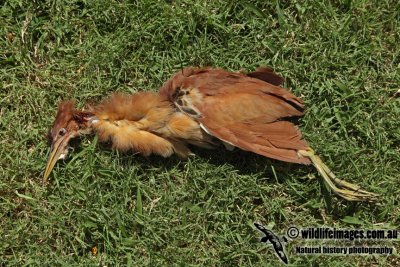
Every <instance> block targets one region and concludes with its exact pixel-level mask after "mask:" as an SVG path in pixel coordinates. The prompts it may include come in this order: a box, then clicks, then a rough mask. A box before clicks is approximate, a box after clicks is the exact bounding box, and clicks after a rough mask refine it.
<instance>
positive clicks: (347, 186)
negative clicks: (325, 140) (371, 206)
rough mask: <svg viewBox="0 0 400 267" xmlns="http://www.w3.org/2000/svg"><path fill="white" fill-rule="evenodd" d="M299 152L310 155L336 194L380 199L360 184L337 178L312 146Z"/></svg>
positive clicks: (345, 197) (361, 198) (372, 199)
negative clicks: (363, 188)
mask: <svg viewBox="0 0 400 267" xmlns="http://www.w3.org/2000/svg"><path fill="white" fill-rule="evenodd" d="M298 153H299V154H300V155H301V156H304V157H308V158H309V159H310V160H311V162H312V163H313V165H314V166H315V168H316V169H317V170H318V172H319V173H320V174H321V176H322V178H323V179H324V181H325V183H326V184H327V185H328V186H329V188H330V189H331V190H332V191H333V192H334V193H335V194H336V195H338V196H340V197H342V198H344V199H346V200H349V201H367V202H375V201H377V200H378V196H379V195H378V194H375V193H371V192H368V191H365V190H362V189H361V188H360V187H359V186H358V185H355V184H352V183H349V182H346V181H343V180H341V179H339V178H337V177H336V176H335V174H334V173H333V172H332V171H331V170H330V169H329V168H328V166H326V165H325V163H323V162H322V160H321V158H320V157H318V156H317V155H316V154H315V152H314V150H312V149H311V148H310V149H308V150H299V152H298Z"/></svg>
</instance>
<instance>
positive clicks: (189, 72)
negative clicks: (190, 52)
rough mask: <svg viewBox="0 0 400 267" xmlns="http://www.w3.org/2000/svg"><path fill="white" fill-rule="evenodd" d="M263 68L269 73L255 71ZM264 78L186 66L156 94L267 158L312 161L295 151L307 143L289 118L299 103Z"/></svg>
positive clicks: (220, 135)
mask: <svg viewBox="0 0 400 267" xmlns="http://www.w3.org/2000/svg"><path fill="white" fill-rule="evenodd" d="M263 71H264V72H265V73H266V72H269V71H266V70H261V71H259V72H263ZM276 76H277V75H276ZM271 77H273V76H271ZM266 79H270V78H267V76H265V77H264V78H262V77H254V78H253V77H251V75H250V76H249V74H247V75H246V74H242V73H232V72H227V71H225V70H221V69H211V68H203V69H200V68H187V69H184V70H182V71H181V72H178V73H177V74H176V75H175V76H174V77H173V78H172V79H171V80H169V81H168V82H167V83H166V84H164V86H163V87H162V88H161V90H160V94H163V95H166V96H168V97H169V99H170V100H171V101H173V102H174V103H175V105H176V106H177V107H178V108H179V109H180V110H181V111H182V112H184V113H186V114H187V115H189V116H191V117H193V118H195V119H196V120H197V121H198V122H199V123H200V124H201V126H202V127H203V129H204V130H205V131H206V132H208V133H209V134H211V135H213V136H215V137H217V138H218V139H220V140H222V141H224V142H226V143H229V144H231V145H233V146H236V147H238V148H241V149H243V150H247V151H252V152H254V153H257V154H260V155H263V156H266V157H269V158H274V159H278V160H282V161H286V162H294V163H302V164H310V163H311V162H310V160H309V159H308V158H306V157H302V156H300V155H298V153H297V151H298V150H303V149H307V148H308V144H307V142H306V141H305V140H304V139H303V138H302V135H301V132H300V131H299V130H298V128H297V127H296V126H295V125H294V124H293V123H291V122H289V121H287V119H288V118H290V117H296V116H301V115H303V109H304V107H303V102H302V101H301V99H299V98H297V97H296V96H294V95H293V94H292V93H291V92H289V91H288V90H286V89H284V88H281V87H279V86H276V85H273V84H271V83H268V82H266V81H265V80H266ZM279 83H281V82H279ZM276 84H278V81H276Z"/></svg>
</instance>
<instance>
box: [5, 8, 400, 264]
mask: <svg viewBox="0 0 400 267" xmlns="http://www.w3.org/2000/svg"><path fill="white" fill-rule="evenodd" d="M128 2H132V3H128ZM138 2H139V3H136V1H95V0H92V1H91V0H81V1H66V0H59V1H23V0H9V1H6V2H5V3H4V4H2V5H1V7H0V26H1V27H0V29H1V31H0V80H1V89H0V147H1V148H0V176H1V179H0V216H1V218H0V266H27V265H32V266H60V265H72V266H78V265H79V266H105V265H107V266H116V265H133V266H141V265H151V266H202V265H203V266H236V265H242V266H278V265H279V264H280V263H279V261H278V259H277V258H276V257H275V256H274V255H273V250H272V248H271V247H270V246H265V245H263V244H259V243H258V238H259V234H258V232H257V231H256V230H255V229H254V227H253V226H252V223H253V222H254V221H258V222H262V223H263V224H265V225H268V226H269V227H270V228H271V229H273V230H274V231H275V232H277V233H280V234H283V233H284V232H285V231H286V229H287V228H288V227H289V226H291V225H298V226H301V227H310V226H317V225H320V226H321V225H325V226H330V227H337V228H352V227H361V228H399V224H400V209H399V203H400V197H399V196H400V153H399V152H400V120H399V118H400V102H399V98H396V97H392V96H393V95H394V94H395V92H396V91H397V90H398V89H399V85H400V71H399V70H400V35H399V33H400V12H399V10H400V4H399V2H398V1H395V0H393V1H385V0H383V1H351V0H343V1H339V0H337V1H295V0H291V1H279V3H277V2H276V1H261V0H260V1H251V2H252V3H251V4H250V1H243V3H241V2H239V1H151V0H144V1H138ZM318 2H320V3H318ZM245 3H246V4H245ZM189 65H195V66H206V65H210V66H215V67H223V68H226V69H229V70H239V69H241V68H244V69H248V70H253V69H255V68H256V67H258V66H271V67H273V68H274V69H275V70H276V71H277V72H278V73H280V74H281V75H283V76H284V77H285V78H286V83H285V86H286V87H288V88H290V89H291V90H292V91H293V92H294V93H295V94H296V95H299V96H302V97H303V99H304V101H305V103H306V106H307V113H306V115H305V116H304V118H303V119H302V120H301V121H300V127H301V129H302V131H303V132H304V135H305V136H306V138H307V140H308V141H309V142H310V144H311V145H312V147H314V148H315V149H316V150H317V151H318V153H319V154H320V155H321V156H322V158H323V159H324V160H325V161H326V162H327V164H328V165H329V166H331V167H332V169H333V170H334V171H335V172H336V174H337V176H338V177H340V178H342V179H345V180H348V181H351V182H354V183H357V184H359V185H361V186H362V187H363V188H365V189H367V190H370V191H373V192H377V193H380V194H381V204H380V205H374V204H366V203H357V204H354V203H349V202H346V201H342V200H339V199H337V198H333V199H332V207H327V205H326V203H325V200H324V197H323V195H322V193H321V189H320V184H319V183H318V180H316V179H309V178H312V177H318V175H317V173H316V171H315V170H314V169H313V168H311V167H304V166H299V165H295V164H285V163H280V162H277V161H274V160H269V159H265V158H262V157H260V156H257V155H253V154H250V153H245V152H241V151H234V152H227V151H224V150H222V149H220V150H217V151H211V152H210V151H202V150H198V149H196V150H195V152H196V154H197V156H196V157H192V158H190V159H188V160H187V161H180V160H179V159H177V158H176V157H173V158H170V159H166V160H165V159H162V158H158V157H150V158H144V157H141V156H138V155H129V154H124V155H122V154H118V153H117V152H114V151H112V150H110V149H109V148H108V147H107V146H103V145H99V144H96V142H93V138H89V137H88V138H84V139H83V140H81V142H80V145H79V142H78V145H75V150H74V152H73V153H71V155H70V157H69V159H67V160H65V161H64V162H60V163H59V164H57V166H56V167H55V169H54V171H53V174H52V176H51V177H50V179H51V183H50V185H49V186H47V187H44V186H42V184H41V177H42V174H43V170H44V166H45V161H46V154H47V152H48V149H49V147H48V144H47V143H46V140H45V138H44V136H45V134H46V132H47V130H48V128H49V127H50V126H51V123H52V121H53V119H54V115H55V111H56V107H57V104H58V102H59V101H61V100H62V99H76V103H77V105H78V106H79V107H82V106H83V105H84V103H85V102H86V101H98V100H100V99H101V98H103V97H105V96H107V95H108V94H110V93H111V92H114V91H121V92H135V91H139V90H151V91H156V90H157V88H159V87H160V85H161V84H162V83H163V81H165V80H166V79H168V78H169V77H170V76H171V75H172V74H173V73H174V72H175V71H177V70H179V69H180V68H181V67H183V66H189ZM346 216H347V217H346ZM349 217H350V220H348V218H349ZM345 218H346V219H345ZM349 222H353V224H352V223H349ZM354 223H356V224H354ZM294 244H295V242H291V243H289V246H288V251H289V258H290V262H291V265H292V266H319V265H321V266H331V267H333V266H340V267H344V266H360V265H361V266H390V265H391V266H398V265H397V264H399V257H398V256H391V257H384V256H376V257H374V256H324V255H322V256H301V255H296V254H295V253H294V252H293V251H292V249H293V247H294ZM391 245H393V246H395V247H397V250H399V249H400V246H399V243H398V242H396V243H394V244H391ZM92 247H97V249H98V254H97V256H93V255H92V254H91V249H92Z"/></svg>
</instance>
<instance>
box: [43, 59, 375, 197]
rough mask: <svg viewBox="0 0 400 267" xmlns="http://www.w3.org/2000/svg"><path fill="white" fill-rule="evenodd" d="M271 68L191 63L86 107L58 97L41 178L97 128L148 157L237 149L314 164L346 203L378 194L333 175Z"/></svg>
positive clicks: (298, 104) (104, 137)
mask: <svg viewBox="0 0 400 267" xmlns="http://www.w3.org/2000/svg"><path fill="white" fill-rule="evenodd" d="M282 83H283V78H281V77H280V76H278V75H277V74H275V73H274V72H273V71H272V70H271V69H269V68H258V69H257V70H256V71H255V72H250V73H247V74H245V73H242V72H239V73H236V72H229V71H225V70H223V69H215V68H195V67H189V68H185V69H183V70H181V71H179V72H177V73H176V74H175V75H173V77H172V78H171V79H169V80H168V81H167V82H165V83H164V85H163V86H162V87H161V89H160V90H159V92H158V93H150V92H139V93H135V94H132V95H124V94H119V93H115V94H112V95H111V96H110V97H109V98H107V99H106V100H104V101H102V102H101V103H100V104H98V105H96V106H92V107H90V108H89V109H88V110H82V111H79V110H76V109H75V108H74V106H73V103H72V102H62V103H61V104H60V106H59V108H58V112H57V115H56V119H55V121H54V124H53V127H52V128H51V130H50V134H49V135H50V138H51V141H52V145H51V152H50V155H49V157H48V161H47V166H46V170H45V172H44V181H45V182H46V181H47V179H48V177H49V175H50V172H51V170H52V169H53V167H54V165H55V163H56V161H57V160H58V159H60V158H64V157H65V156H66V155H67V153H68V143H69V140H70V139H71V138H74V137H77V136H79V135H82V134H87V133H95V134H97V136H98V139H99V141H102V142H107V141H110V142H111V143H112V146H113V147H114V148H115V149H117V150H119V151H128V150H133V151H135V152H140V153H141V154H143V155H145V156H147V155H150V154H157V155H161V156H163V157H169V156H171V155H172V154H174V153H175V154H177V155H178V156H180V157H187V156H188V155H189V154H190V153H191V152H190V150H189V148H188V145H195V146H199V147H203V148H213V147H215V146H217V145H218V144H223V145H225V147H226V148H228V149H233V148H235V147H237V148H240V149H242V150H246V151H251V152H254V153H257V154H259V155H262V156H265V157H268V158H272V159H277V160H281V161H286V162H293V163H300V164H313V165H314V166H315V167H316V169H317V170H318V172H319V173H320V174H321V176H322V177H323V180H324V181H325V183H326V184H327V185H328V187H329V188H330V189H331V190H332V191H333V192H334V193H335V194H336V195H338V196H340V197H343V198H344V199H347V200H351V201H374V200H376V199H377V196H378V195H376V194H374V193H370V192H367V191H365V190H362V189H360V187H358V186H356V185H354V184H351V183H348V182H345V181H343V180H340V179H338V178H336V176H335V175H334V174H333V173H332V171H331V170H330V169H329V168H328V167H327V166H326V165H325V164H324V163H323V162H322V160H321V159H320V158H319V157H318V156H317V155H316V154H315V153H314V150H313V149H311V147H310V146H309V145H308V143H307V142H306V141H305V140H304V139H303V137H302V134H301V132H300V131H299V129H298V128H297V127H296V126H295V125H294V124H293V123H292V122H290V121H288V119H289V118H291V117H298V116H302V115H303V112H304V106H303V101H302V100H301V99H300V98H298V97H296V96H294V95H293V94H292V93H291V92H289V91H288V90H287V89H284V88H282V87H281V85H282Z"/></svg>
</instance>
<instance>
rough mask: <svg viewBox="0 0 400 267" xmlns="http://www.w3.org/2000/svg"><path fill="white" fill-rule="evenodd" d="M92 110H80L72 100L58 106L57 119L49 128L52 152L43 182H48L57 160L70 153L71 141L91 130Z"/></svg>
mask: <svg viewBox="0 0 400 267" xmlns="http://www.w3.org/2000/svg"><path fill="white" fill-rule="evenodd" d="M92 117H94V115H93V114H92V113H90V112H84V111H78V110H76V109H75V108H74V103H73V102H72V101H64V102H61V104H60V105H59V106H58V111H57V115H56V119H55V120H54V123H53V126H52V127H51V129H50V130H49V133H48V138H49V140H50V142H51V149H50V154H49V157H48V159H47V164H46V169H45V171H44V177H43V182H45V183H46V182H47V178H48V177H49V175H50V173H51V171H52V169H53V168H54V165H55V164H56V162H57V160H59V159H64V158H65V157H66V156H67V154H68V147H69V146H68V144H69V141H70V140H71V139H72V138H74V137H77V136H80V135H81V134H83V133H88V132H90V119H91V118H92Z"/></svg>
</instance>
